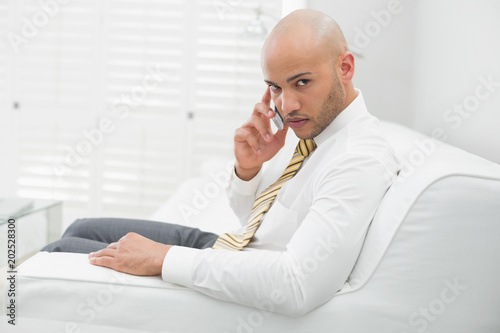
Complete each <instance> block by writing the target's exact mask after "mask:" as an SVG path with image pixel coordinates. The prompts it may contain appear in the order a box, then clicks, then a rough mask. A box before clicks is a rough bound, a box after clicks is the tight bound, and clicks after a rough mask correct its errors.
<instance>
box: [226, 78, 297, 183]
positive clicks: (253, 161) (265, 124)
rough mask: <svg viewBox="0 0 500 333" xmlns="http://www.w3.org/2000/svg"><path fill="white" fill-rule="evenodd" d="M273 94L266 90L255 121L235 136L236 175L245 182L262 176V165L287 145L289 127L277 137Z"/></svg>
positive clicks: (254, 112)
mask: <svg viewBox="0 0 500 333" xmlns="http://www.w3.org/2000/svg"><path fill="white" fill-rule="evenodd" d="M270 106H271V92H270V91H269V87H268V88H267V89H266V92H265V93H264V96H262V101H261V102H260V103H257V104H256V105H255V107H254V109H253V113H252V116H251V118H250V119H249V120H248V121H247V122H246V123H245V124H244V125H243V126H242V127H240V128H238V129H237V130H236V132H235V134H234V151H235V152H234V154H235V157H236V174H237V175H238V177H240V178H241V179H243V180H250V179H252V178H253V177H255V175H256V174H257V173H258V172H259V170H260V168H261V167H262V164H263V163H264V162H266V161H268V160H270V159H271V158H272V157H274V155H276V154H277V153H278V151H279V150H280V149H281V148H282V147H283V145H284V144H285V138H286V133H287V131H288V126H287V125H286V124H284V128H283V130H281V131H278V132H276V134H273V132H272V130H271V123H270V120H271V118H273V117H274V111H273V110H272V109H271V107H270Z"/></svg>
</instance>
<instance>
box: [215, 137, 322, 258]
mask: <svg viewBox="0 0 500 333" xmlns="http://www.w3.org/2000/svg"><path fill="white" fill-rule="evenodd" d="M315 148H316V143H315V142H314V140H313V139H305V140H300V141H299V143H298V144H297V148H295V152H294V154H293V157H292V160H291V161H290V163H289V164H288V166H287V167H286V169H285V171H284V172H283V174H282V175H281V177H280V178H279V179H278V180H277V181H276V182H274V183H273V184H272V185H271V186H269V187H268V188H267V189H266V190H264V191H263V192H262V193H261V194H260V195H259V196H258V197H257V199H255V202H254V204H253V207H252V212H251V214H250V217H249V219H248V224H247V229H246V231H245V232H244V233H243V234H241V235H238V234H231V233H225V234H222V235H220V236H219V238H218V239H217V241H216V242H215V244H214V245H213V246H212V248H214V249H226V250H232V251H239V250H242V249H243V248H244V247H245V246H246V245H247V244H248V243H249V242H250V240H251V239H252V237H253V235H254V234H255V232H256V231H257V229H258V228H259V227H260V224H261V223H262V220H263V218H264V215H265V214H266V213H267V212H268V211H269V208H271V205H272V204H273V202H274V199H276V196H277V195H278V192H279V190H280V189H281V188H282V187H283V185H285V183H286V182H287V181H288V180H290V179H292V178H293V176H295V174H296V173H297V172H298V171H299V169H300V166H301V165H302V162H303V161H304V159H305V158H306V157H307V156H309V154H310V153H311V152H312V151H313V150H314V149H315Z"/></svg>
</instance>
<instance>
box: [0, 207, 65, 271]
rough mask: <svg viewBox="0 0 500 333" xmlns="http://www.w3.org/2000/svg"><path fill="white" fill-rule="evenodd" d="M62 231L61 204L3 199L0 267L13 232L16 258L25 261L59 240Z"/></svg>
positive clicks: (0, 230)
mask: <svg viewBox="0 0 500 333" xmlns="http://www.w3.org/2000/svg"><path fill="white" fill-rule="evenodd" d="M13 221H15V222H13ZM61 228H62V201H58V200H46V199H20V198H12V199H0V243H1V244H2V245H1V246H0V249H1V251H0V253H1V255H0V266H2V265H4V264H5V262H6V261H7V256H6V249H7V239H8V237H9V236H8V235H9V234H12V231H9V230H10V229H14V230H15V233H14V235H15V240H16V257H17V259H18V260H22V259H23V258H24V257H26V256H28V255H30V254H32V253H33V252H35V251H38V250H40V249H41V248H42V247H43V246H45V245H46V244H49V243H51V242H53V241H55V240H57V239H59V238H60V237H61Z"/></svg>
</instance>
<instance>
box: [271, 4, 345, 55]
mask: <svg viewBox="0 0 500 333" xmlns="http://www.w3.org/2000/svg"><path fill="white" fill-rule="evenodd" d="M290 41H293V42H292V43H291V44H292V45H295V46H297V47H309V48H314V51H320V52H326V53H327V54H328V55H329V56H330V57H334V58H336V57H337V56H339V55H340V54H342V53H344V52H346V51H347V42H346V40H345V37H344V34H343V33H342V30H341V29H340V27H339V25H338V24H337V22H335V20H334V19H333V18H331V17H330V16H328V15H326V14H324V13H322V12H319V11H315V10H311V9H299V10H296V11H294V12H292V13H290V14H289V15H287V16H285V17H284V18H283V19H282V20H281V21H279V22H278V24H277V25H276V26H275V27H274V29H273V30H272V31H271V33H270V34H269V36H268V38H267V40H266V42H265V44H264V47H263V52H265V50H266V49H267V48H268V47H270V46H272V47H275V46H277V43H280V44H281V43H287V44H288V45H289V47H290ZM297 44H298V45H297ZM300 44H302V45H300Z"/></svg>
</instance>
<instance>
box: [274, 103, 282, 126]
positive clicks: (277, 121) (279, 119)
mask: <svg viewBox="0 0 500 333" xmlns="http://www.w3.org/2000/svg"><path fill="white" fill-rule="evenodd" d="M274 113H275V116H274V118H273V122H274V125H276V127H278V129H279V130H282V129H283V117H281V114H280V113H279V112H278V108H277V107H276V106H275V107H274Z"/></svg>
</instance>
